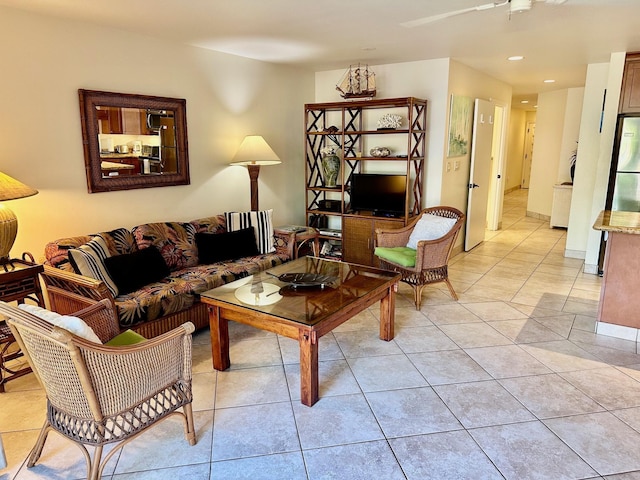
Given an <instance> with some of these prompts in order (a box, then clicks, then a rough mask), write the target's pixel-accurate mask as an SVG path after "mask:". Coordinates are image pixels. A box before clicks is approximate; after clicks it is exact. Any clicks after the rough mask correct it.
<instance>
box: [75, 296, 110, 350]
mask: <svg viewBox="0 0 640 480" xmlns="http://www.w3.org/2000/svg"><path fill="white" fill-rule="evenodd" d="M73 315H74V316H75V317H79V318H81V319H83V320H84V321H85V322H86V323H87V325H89V326H90V327H91V328H92V329H93V331H94V332H95V334H96V335H97V336H98V337H99V338H100V340H102V341H103V342H108V341H109V340H111V339H112V338H113V337H115V336H116V335H118V334H119V333H120V325H119V323H118V317H117V316H116V313H115V310H114V309H113V305H112V304H111V302H110V301H109V299H106V298H105V299H102V300H100V301H99V302H96V303H94V304H93V305H89V306H88V307H86V308H83V309H82V310H80V311H78V312H75V313H74V314H73Z"/></svg>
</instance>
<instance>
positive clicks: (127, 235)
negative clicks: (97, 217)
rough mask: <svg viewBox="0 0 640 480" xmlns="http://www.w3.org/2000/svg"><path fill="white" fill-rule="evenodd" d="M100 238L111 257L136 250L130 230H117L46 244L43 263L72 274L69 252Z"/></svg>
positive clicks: (61, 239)
mask: <svg viewBox="0 0 640 480" xmlns="http://www.w3.org/2000/svg"><path fill="white" fill-rule="evenodd" d="M98 235H99V236H101V237H102V238H103V239H104V241H105V242H106V243H107V247H108V248H109V253H110V254H111V255H121V254H124V253H133V252H135V251H137V250H138V246H137V245H136V242H135V238H134V237H133V234H132V233H131V231H130V230H128V229H126V228H117V229H115V230H110V231H108V232H99V233H94V234H91V235H78V236H76V237H67V238H60V239H58V240H54V241H53V242H49V243H47V245H46V246H45V249H44V255H45V263H46V264H47V265H51V266H52V267H57V268H59V269H61V270H66V271H68V272H73V271H74V270H73V267H72V266H71V263H69V250H70V249H72V248H78V247H80V246H82V245H84V244H86V243H87V242H89V241H90V240H91V239H92V238H93V237H95V236H98Z"/></svg>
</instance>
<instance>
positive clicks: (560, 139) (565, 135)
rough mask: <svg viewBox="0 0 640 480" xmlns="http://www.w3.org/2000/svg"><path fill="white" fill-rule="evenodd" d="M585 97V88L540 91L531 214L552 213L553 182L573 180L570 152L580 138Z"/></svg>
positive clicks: (529, 211) (529, 203)
mask: <svg viewBox="0 0 640 480" xmlns="http://www.w3.org/2000/svg"><path fill="white" fill-rule="evenodd" d="M583 97H584V89H583V88H570V89H566V90H556V91H553V92H548V93H542V94H540V95H538V111H537V114H536V136H535V146H534V149H533V157H532V165H531V182H530V186H529V197H528V204H527V213H528V214H530V215H534V216H538V215H539V216H542V217H550V216H551V207H552V203H553V186H554V185H555V184H557V183H562V182H565V181H570V180H571V177H570V175H569V156H570V155H571V152H572V151H573V149H575V146H576V143H577V140H578V132H579V129H580V117H581V114H582V108H581V105H582V102H583Z"/></svg>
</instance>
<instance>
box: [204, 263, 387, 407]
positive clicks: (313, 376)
mask: <svg viewBox="0 0 640 480" xmlns="http://www.w3.org/2000/svg"><path fill="white" fill-rule="evenodd" d="M286 273H306V274H317V275H322V276H329V277H335V280H334V281H332V282H331V283H329V284H327V285H326V286H324V287H318V286H298V287H297V288H293V287H292V286H291V285H290V284H289V283H285V282H282V281H280V280H279V279H278V278H276V277H279V276H280V275H282V274H286ZM399 280H400V275H399V274H396V273H394V272H389V271H385V270H379V269H377V268H372V267H366V266H362V265H353V264H349V263H345V262H337V261H332V260H324V259H320V258H316V257H303V258H299V259H297V260H294V261H292V262H289V263H286V264H284V265H280V266H278V267H275V268H272V269H270V270H267V271H266V272H261V273H259V274H256V275H253V276H251V277H247V278H243V279H241V280H237V281H235V282H231V283H228V284H226V285H223V286H221V287H218V288H214V289H212V290H208V291H206V292H204V293H202V294H201V301H202V302H203V303H205V304H207V307H208V309H209V325H210V326H211V355H212V358H213V368H215V369H216V370H226V369H227V368H229V366H230V365H231V362H230V359H229V327H228V321H229V320H232V321H235V322H239V323H244V324H246V325H251V326H253V327H256V328H259V329H261V330H266V331H269V332H274V333H277V334H279V335H283V336H285V337H288V338H293V339H295V340H298V343H299V345H300V394H301V401H302V403H303V404H304V405H307V406H312V405H313V404H314V403H316V402H317V401H318V340H319V339H320V337H322V336H323V335H326V334H327V333H329V332H330V331H332V330H333V329H334V328H336V327H337V326H339V325H341V324H343V323H344V322H346V321H347V320H349V319H350V318H352V317H353V316H355V315H356V314H358V313H360V312H362V311H363V310H365V309H366V308H368V307H370V306H371V305H373V304H374V303H376V302H378V301H379V302H380V339H382V340H386V341H389V340H392V339H393V322H394V310H395V292H396V290H397V286H398V281H399Z"/></svg>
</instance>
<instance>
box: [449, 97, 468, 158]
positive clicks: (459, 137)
mask: <svg viewBox="0 0 640 480" xmlns="http://www.w3.org/2000/svg"><path fill="white" fill-rule="evenodd" d="M472 121H473V100H472V99H471V97H463V96H460V95H451V112H450V115H449V149H448V151H447V157H460V156H461V155H466V154H467V153H468V152H469V135H470V134H471V122H472Z"/></svg>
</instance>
